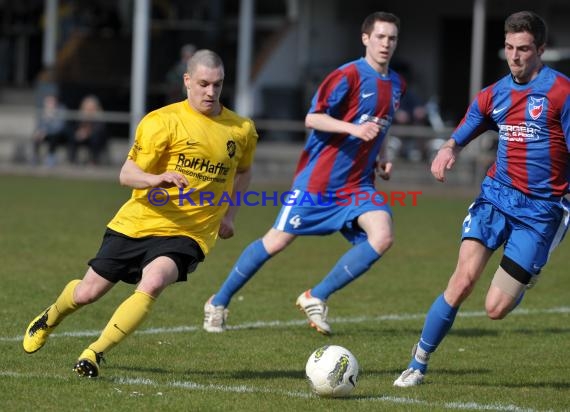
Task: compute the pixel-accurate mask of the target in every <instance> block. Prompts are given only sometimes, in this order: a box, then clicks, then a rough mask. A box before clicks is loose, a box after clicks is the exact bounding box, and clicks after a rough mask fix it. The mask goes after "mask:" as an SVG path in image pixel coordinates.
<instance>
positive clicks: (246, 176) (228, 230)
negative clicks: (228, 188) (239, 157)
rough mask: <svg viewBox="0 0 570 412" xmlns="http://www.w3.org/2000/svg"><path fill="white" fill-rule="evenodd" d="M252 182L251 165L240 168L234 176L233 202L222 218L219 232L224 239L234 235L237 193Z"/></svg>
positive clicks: (241, 191) (237, 207)
mask: <svg viewBox="0 0 570 412" xmlns="http://www.w3.org/2000/svg"><path fill="white" fill-rule="evenodd" d="M250 182H251V167H248V168H247V169H243V170H238V171H237V172H236V176H235V178H234V185H233V191H232V203H231V205H230V207H228V211H227V212H226V214H225V216H224V217H223V219H222V222H221V224H220V229H219V230H218V234H219V236H220V237H221V238H222V239H228V238H230V237H232V236H233V235H234V220H235V217H236V215H237V212H238V210H239V204H238V201H237V193H243V192H245V191H246V190H247V188H248V187H249V183H250Z"/></svg>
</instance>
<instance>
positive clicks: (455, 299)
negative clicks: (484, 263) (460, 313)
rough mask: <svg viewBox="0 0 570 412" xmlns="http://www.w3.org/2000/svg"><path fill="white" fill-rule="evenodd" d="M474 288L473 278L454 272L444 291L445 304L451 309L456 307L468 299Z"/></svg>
mask: <svg viewBox="0 0 570 412" xmlns="http://www.w3.org/2000/svg"><path fill="white" fill-rule="evenodd" d="M474 287H475V280H474V278H473V277H471V276H466V275H465V274H461V273H458V272H455V273H454V274H453V275H452V276H451V279H450V281H449V284H448V285H447V289H446V291H445V297H446V300H447V303H449V304H450V305H451V306H453V307H458V306H459V305H461V303H463V301H464V300H465V299H467V298H468V297H469V295H470V294H471V292H472V291H473V288H474Z"/></svg>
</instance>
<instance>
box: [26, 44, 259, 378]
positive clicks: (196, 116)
mask: <svg viewBox="0 0 570 412" xmlns="http://www.w3.org/2000/svg"><path fill="white" fill-rule="evenodd" d="M180 80H181V81H182V80H183V81H184V86H185V88H186V90H187V99H185V100H183V101H180V102H177V103H174V104H170V105H167V106H165V107H162V108H159V109H157V110H154V111H152V112H150V113H149V114H147V115H146V116H145V117H144V118H143V119H142V120H141V122H140V123H139V125H138V127H137V131H136V136H135V142H134V144H133V146H132V148H131V150H130V151H129V153H128V155H127V160H126V161H125V163H124V165H123V167H122V169H121V173H120V176H119V180H120V182H121V184H123V185H126V186H130V187H132V188H133V190H132V195H131V198H130V199H129V200H127V202H126V203H125V204H124V205H123V206H122V207H121V209H120V210H119V211H118V212H117V214H116V215H115V216H114V217H113V218H112V219H111V221H110V222H109V224H108V225H107V230H106V232H105V235H104V237H103V241H102V244H101V248H100V249H99V252H98V253H97V255H96V256H95V257H94V258H93V259H91V260H90V261H89V262H88V265H89V268H88V269H87V272H86V274H85V276H84V277H83V279H81V280H79V279H75V280H72V281H71V282H69V283H68V284H67V285H66V286H65V287H64V289H63V291H62V292H61V293H60V295H59V296H58V297H57V299H56V301H55V302H54V303H53V304H52V305H50V306H49V307H48V308H47V309H46V310H44V311H42V312H41V313H40V314H39V315H38V316H37V317H36V318H35V319H34V320H32V322H30V324H29V326H28V328H27V329H26V333H25V335H24V339H23V347H24V351H25V352H27V353H34V352H37V351H38V350H40V349H41V348H42V347H43V346H44V345H45V343H46V341H47V339H48V337H49V335H50V333H51V332H52V331H53V330H54V329H55V327H56V326H57V325H58V324H59V323H60V322H61V321H62V320H63V319H64V318H65V317H66V316H69V315H70V314H72V313H74V312H75V311H77V310H78V309H79V308H81V307H83V306H85V305H87V304H90V303H92V302H95V301H97V300H98V299H99V298H101V297H102V296H103V295H105V294H106V293H107V292H108V291H109V290H111V288H112V287H113V286H114V285H116V284H117V283H118V282H119V281H122V282H126V283H132V284H137V286H136V289H135V291H134V293H133V294H131V295H130V296H129V297H128V298H127V299H125V300H124V301H123V302H122V303H121V304H120V305H119V307H118V308H117V309H116V311H115V313H114V314H113V315H112V316H111V319H110V320H109V322H108V323H107V326H106V327H105V328H104V329H103V331H102V333H101V335H100V336H99V337H98V339H97V340H95V341H94V342H92V343H91V344H90V345H89V346H88V347H87V348H86V349H85V350H84V351H83V352H82V353H81V354H80V355H79V358H78V359H77V362H76V364H75V367H74V370H75V372H76V373H77V374H78V375H80V376H86V377H96V376H98V375H99V364H100V361H101V359H102V356H103V353H106V352H107V351H109V350H110V349H112V348H113V347H115V346H116V345H118V344H119V343H121V342H122V341H123V340H124V339H125V338H126V337H127V336H129V335H131V334H132V333H133V332H134V331H135V330H136V329H137V328H138V327H139V325H140V324H141V323H142V322H143V321H144V320H145V319H146V317H147V316H148V314H149V312H150V311H151V309H152V307H153V305H154V302H155V301H156V299H158V297H159V295H160V294H161V293H162V291H163V290H164V289H165V288H166V287H168V286H169V285H171V284H173V283H175V282H185V281H186V280H187V274H188V273H190V272H193V271H194V270H195V269H196V267H197V266H198V264H199V263H200V262H202V261H203V260H204V256H205V255H207V254H208V252H209V250H210V249H211V248H212V247H213V246H214V244H215V242H216V239H217V238H218V237H221V238H229V237H231V236H233V233H234V225H233V220H234V217H235V213H236V211H237V207H238V205H237V204H236V202H235V201H234V202H229V201H227V202H216V204H211V202H201V201H200V195H201V194H202V193H207V194H208V195H210V194H213V195H214V198H216V199H218V198H220V197H222V196H223V195H224V194H228V193H236V192H239V191H244V190H246V189H247V186H248V184H249V181H250V176H251V168H250V167H251V164H252V161H253V154H254V152H255V147H256V144H257V137H258V136H257V132H256V130H255V127H254V125H253V122H252V121H251V120H250V119H246V118H243V117H241V116H238V115H237V114H236V113H234V112H232V111H231V110H229V109H227V108H226V107H224V106H223V105H222V104H221V103H220V100H219V99H220V94H221V92H222V86H223V83H224V66H223V62H222V60H221V58H220V57H219V56H218V55H217V54H216V53H214V52H213V51H210V50H199V51H197V52H196V53H195V54H194V55H193V56H192V57H191V58H190V60H189V61H188V66H187V72H186V73H185V74H184V78H183V79H182V78H181V79H180Z"/></svg>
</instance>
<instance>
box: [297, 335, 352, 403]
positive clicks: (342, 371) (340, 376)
mask: <svg viewBox="0 0 570 412" xmlns="http://www.w3.org/2000/svg"><path fill="white" fill-rule="evenodd" d="M358 369H359V368H358V361H357V360H356V358H355V357H354V355H353V354H352V353H350V351H349V350H348V349H346V348H343V347H342V346H337V345H326V346H323V347H322V348H319V349H317V350H316V351H314V352H313V353H312V354H311V356H309V360H307V365H306V366H305V373H306V375H307V379H308V381H309V385H310V386H311V389H312V391H313V392H314V393H316V394H317V395H319V396H325V397H333V398H341V397H344V396H348V395H350V393H351V392H352V391H353V390H354V388H355V387H356V382H357V381H358Z"/></svg>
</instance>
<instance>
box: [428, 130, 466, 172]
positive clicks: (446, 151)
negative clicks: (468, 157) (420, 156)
mask: <svg viewBox="0 0 570 412" xmlns="http://www.w3.org/2000/svg"><path fill="white" fill-rule="evenodd" d="M462 148H463V147H461V146H459V145H458V144H457V142H456V141H455V139H453V138H451V139H449V140H448V141H446V142H445V143H444V144H442V145H441V147H440V148H439V150H438V152H437V155H436V156H435V158H434V159H433V162H432V163H431V173H432V174H433V176H434V177H435V178H436V179H437V180H439V181H440V182H444V181H445V172H446V171H448V170H450V169H451V168H452V167H453V165H454V164H455V159H456V158H457V156H458V155H459V152H460V151H461V149H462Z"/></svg>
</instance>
